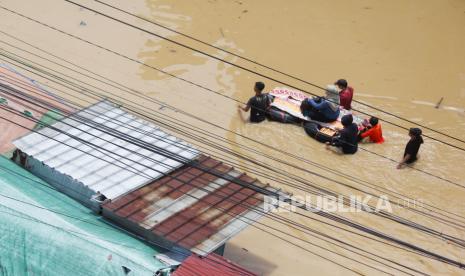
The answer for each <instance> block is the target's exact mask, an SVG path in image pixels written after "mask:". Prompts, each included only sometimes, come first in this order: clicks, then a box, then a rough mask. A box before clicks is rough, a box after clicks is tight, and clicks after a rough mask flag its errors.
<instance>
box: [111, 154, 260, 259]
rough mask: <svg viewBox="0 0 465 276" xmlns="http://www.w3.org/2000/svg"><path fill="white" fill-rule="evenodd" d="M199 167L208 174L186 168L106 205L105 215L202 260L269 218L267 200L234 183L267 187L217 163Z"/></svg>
mask: <svg viewBox="0 0 465 276" xmlns="http://www.w3.org/2000/svg"><path fill="white" fill-rule="evenodd" d="M197 161H198V162H199V164H200V165H201V166H202V168H203V169H202V170H201V169H198V168H195V167H193V166H189V165H186V166H184V167H182V168H180V169H178V170H176V171H174V172H172V173H171V174H169V175H167V176H164V177H162V178H159V179H157V180H155V181H153V182H152V183H150V184H148V185H147V186H144V187H142V188H140V189H138V190H136V191H133V192H131V193H129V194H127V195H125V196H123V197H121V198H118V199H116V200H114V201H113V202H111V203H107V204H105V205H104V214H105V213H107V212H110V213H111V214H112V217H113V219H115V217H117V219H118V220H122V221H130V222H132V223H136V224H138V225H139V226H140V227H141V228H143V229H146V230H147V231H151V233H153V235H155V236H159V237H160V236H161V237H163V238H164V239H166V240H169V241H170V242H172V243H175V244H177V245H179V246H182V247H184V248H187V249H190V250H192V251H194V252H196V253H199V254H201V255H205V254H207V253H209V252H212V251H213V250H215V249H216V248H217V247H218V246H220V245H221V244H222V243H224V242H225V241H226V240H227V239H229V238H231V237H232V236H234V235H235V234H237V233H238V232H239V231H240V230H242V229H244V228H245V227H246V226H247V225H249V224H250V223H252V222H253V221H255V220H257V219H258V218H259V217H261V215H263V213H262V209H261V205H262V204H263V195H262V194H259V193H257V192H256V191H255V190H252V189H250V188H247V187H244V186H242V185H239V184H237V183H233V182H236V180H240V181H242V182H245V183H248V184H253V185H256V186H260V187H264V185H263V184H262V183H260V182H258V181H257V180H255V179H253V178H251V177H250V176H247V175H246V174H244V173H241V172H239V171H237V170H235V169H233V168H232V167H230V166H227V165H225V164H223V163H221V162H220V161H218V160H215V159H213V158H211V157H207V156H204V155H201V156H200V157H199V158H198V159H197ZM219 173H220V174H221V175H222V176H225V177H219V178H218V177H217V175H218V174H219ZM230 180H231V181H230ZM243 217H246V219H243Z"/></svg>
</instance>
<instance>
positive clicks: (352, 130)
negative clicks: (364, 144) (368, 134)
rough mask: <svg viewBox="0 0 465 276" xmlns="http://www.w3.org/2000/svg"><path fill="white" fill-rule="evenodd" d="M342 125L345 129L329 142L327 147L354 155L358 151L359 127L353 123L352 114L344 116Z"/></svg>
mask: <svg viewBox="0 0 465 276" xmlns="http://www.w3.org/2000/svg"><path fill="white" fill-rule="evenodd" d="M341 123H342V125H343V126H344V128H343V129H342V130H340V131H339V135H338V136H336V137H335V138H333V139H332V141H331V142H327V143H326V146H327V148H328V149H329V146H335V147H338V148H341V150H342V153H344V154H354V153H356V152H357V149H358V127H357V125H356V124H355V123H353V117H352V115H350V114H349V115H344V116H342V118H341Z"/></svg>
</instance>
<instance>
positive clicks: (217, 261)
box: [172, 254, 257, 276]
mask: <svg viewBox="0 0 465 276" xmlns="http://www.w3.org/2000/svg"><path fill="white" fill-rule="evenodd" d="M172 275H173V276H198V275H202V276H236V275H242V276H254V275H257V274H255V273H253V272H250V271H248V270H246V269H244V268H242V267H240V266H238V265H236V264H234V263H232V262H230V261H228V260H227V259H225V258H223V257H221V256H219V255H216V254H210V255H208V256H207V257H200V256H197V255H191V256H190V257H189V258H187V259H186V260H185V261H184V262H183V263H182V264H181V266H179V268H178V269H176V271H174V273H173V274H172Z"/></svg>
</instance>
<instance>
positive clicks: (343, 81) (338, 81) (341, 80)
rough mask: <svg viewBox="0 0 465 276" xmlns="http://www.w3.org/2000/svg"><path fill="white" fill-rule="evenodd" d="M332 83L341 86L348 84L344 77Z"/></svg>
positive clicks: (344, 86)
mask: <svg viewBox="0 0 465 276" xmlns="http://www.w3.org/2000/svg"><path fill="white" fill-rule="evenodd" d="M334 84H335V85H337V86H340V87H343V88H346V87H347V85H348V84H347V81H346V80H345V79H339V80H337V81H336V82H335V83H334Z"/></svg>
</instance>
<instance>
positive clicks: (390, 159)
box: [0, 6, 465, 188]
mask: <svg viewBox="0 0 465 276" xmlns="http://www.w3.org/2000/svg"><path fill="white" fill-rule="evenodd" d="M0 8H2V9H5V10H7V11H9V12H11V13H14V14H16V15H18V16H21V17H23V18H26V19H28V20H31V21H33V22H36V23H38V24H40V25H43V26H45V27H47V28H50V29H53V30H55V31H57V32H60V33H63V34H65V35H67V36H70V37H73V38H75V39H78V40H81V41H83V42H86V43H88V44H90V45H93V46H95V47H98V48H100V49H103V50H106V51H108V52H111V53H113V54H115V55H118V56H120V57H123V58H125V59H128V60H131V61H133V62H136V63H139V64H141V65H143V66H146V67H149V68H152V69H154V70H157V71H159V72H162V73H164V74H167V75H169V76H171V77H173V78H177V79H180V80H182V81H185V82H188V83H190V84H192V85H195V86H198V87H200V88H202V89H204V90H208V91H210V92H213V93H215V94H218V95H221V96H224V95H223V94H221V93H219V92H217V91H214V90H212V89H209V88H207V87H204V86H201V85H199V84H196V83H194V82H192V81H189V80H186V79H184V78H180V77H178V76H175V75H173V74H171V73H168V72H166V71H164V70H161V69H159V68H156V67H154V66H151V65H147V64H145V63H143V62H141V61H138V60H136V59H133V58H130V57H128V56H125V55H123V54H121V53H118V52H115V51H113V50H110V49H108V48H105V47H103V46H100V45H97V44H95V43H93V42H90V41H88V40H85V39H82V38H80V37H77V36H75V35H72V34H70V33H67V32H64V31H62V30H59V29H57V28H55V27H53V26H50V25H47V24H45V23H42V22H40V21H37V20H35V19H32V18H30V17H28V16H25V15H22V14H19V13H17V12H15V11H11V10H9V9H7V8H5V7H2V6H0ZM226 97H229V96H226ZM229 98H230V97H229ZM152 100H153V99H152ZM233 100H234V101H237V102H239V101H238V100H236V99H233ZM191 116H192V115H191ZM196 118H198V117H196ZM199 120H201V121H202V122H207V121H205V120H202V119H199ZM207 123H208V122H207ZM218 127H219V128H222V129H225V128H223V127H221V126H218ZM225 130H226V131H230V130H227V129H225ZM236 134H237V133H236ZM237 135H239V136H240V137H243V138H246V139H248V140H253V139H251V138H249V137H246V136H244V135H241V134H237ZM424 136H426V135H424ZM426 137H428V136H426ZM432 139H433V138H432ZM253 141H255V142H256V143H258V144H261V145H265V144H264V143H262V142H259V141H256V140H253ZM444 143H446V142H444ZM359 148H361V147H359ZM361 149H362V150H363V148H361ZM276 150H277V151H280V150H279V149H276ZM463 150H465V149H463ZM365 151H367V152H369V153H371V152H372V151H369V150H365ZM377 155H378V156H380V157H383V158H385V159H386V160H389V161H393V162H396V163H397V161H395V160H393V159H392V158H389V157H385V156H383V155H380V154H377ZM409 167H410V168H412V169H414V170H416V171H419V172H422V173H425V174H428V175H429V176H432V177H435V178H438V179H440V180H443V181H445V182H448V183H450V184H453V185H456V186H461V187H462V188H463V185H461V184H458V183H456V182H454V181H451V180H448V179H446V178H444V177H441V176H437V175H434V174H431V173H428V172H426V171H424V170H421V169H418V168H415V167H412V166H409Z"/></svg>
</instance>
